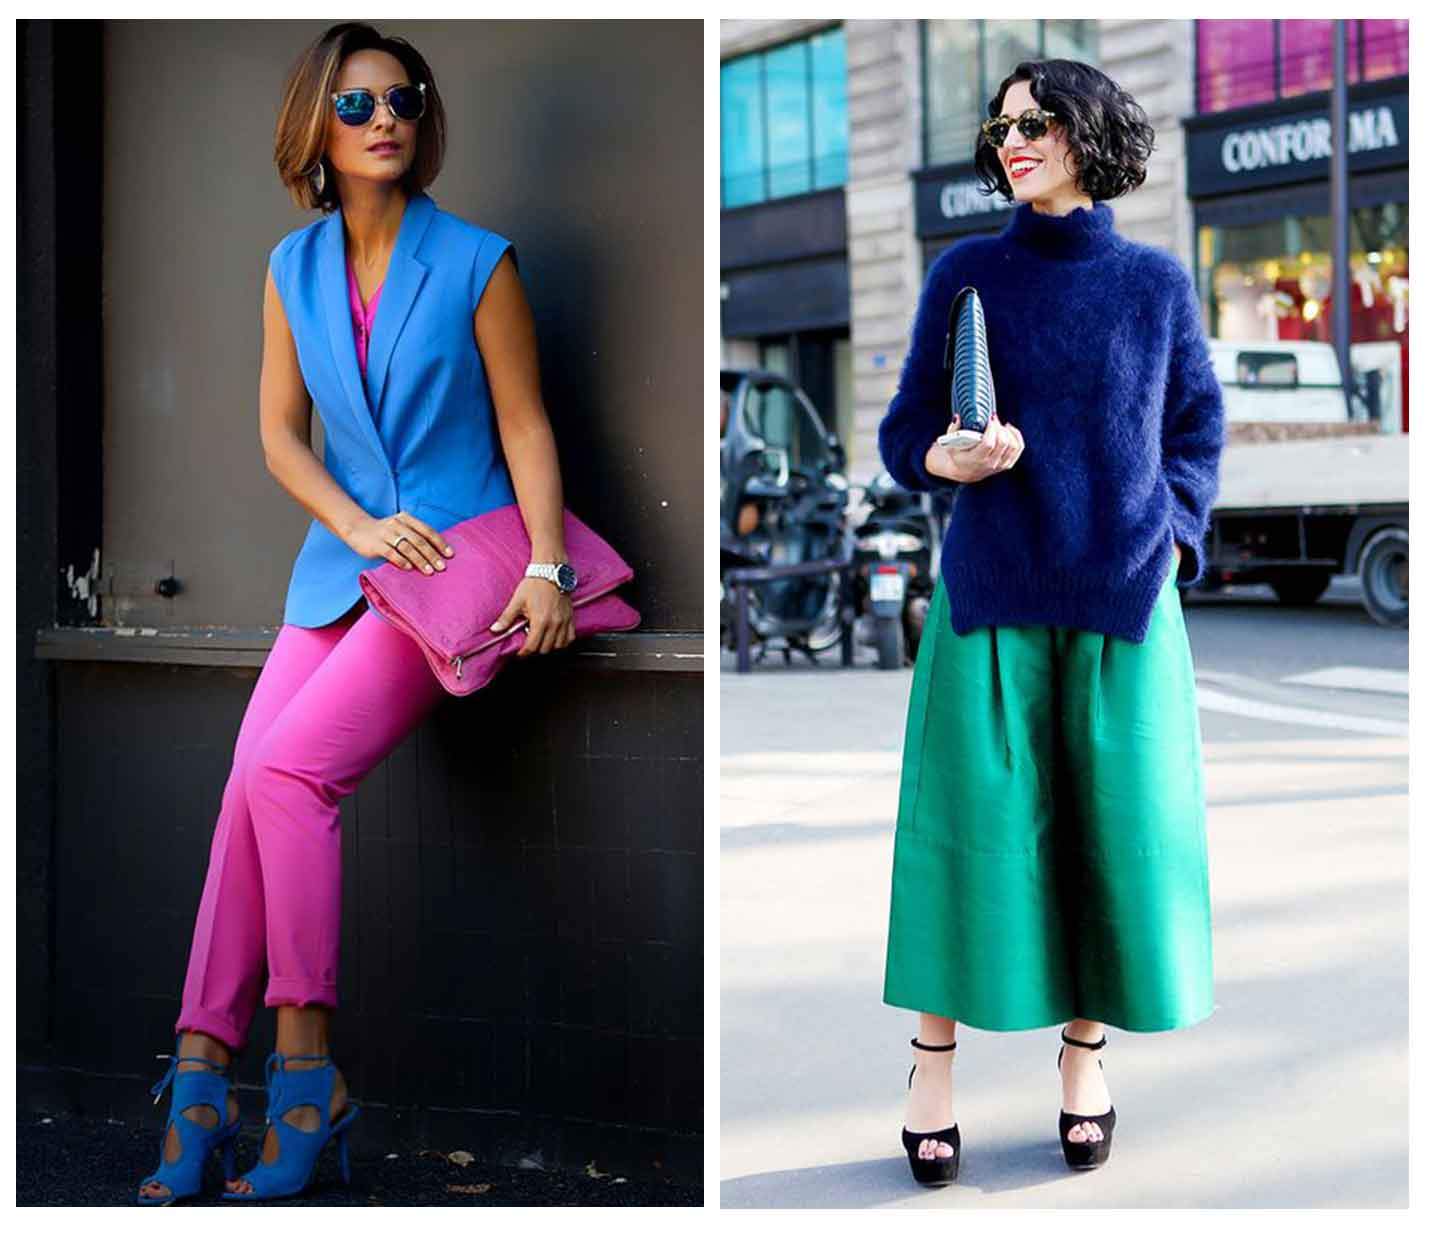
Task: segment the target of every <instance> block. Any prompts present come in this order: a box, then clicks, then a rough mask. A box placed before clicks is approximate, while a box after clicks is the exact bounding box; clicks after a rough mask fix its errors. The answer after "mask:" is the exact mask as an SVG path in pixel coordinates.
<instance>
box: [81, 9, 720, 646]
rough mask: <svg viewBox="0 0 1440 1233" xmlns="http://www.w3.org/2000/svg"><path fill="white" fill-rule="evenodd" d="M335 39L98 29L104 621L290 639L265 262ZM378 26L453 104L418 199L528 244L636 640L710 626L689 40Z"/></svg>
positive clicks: (474, 26)
mask: <svg viewBox="0 0 1440 1233" xmlns="http://www.w3.org/2000/svg"><path fill="white" fill-rule="evenodd" d="M329 24H330V23H329V22H328V21H324V22H317V21H308V20H307V21H276V22H269V21H265V22H246V21H218V22H215V21H203V22H202V21H196V22H148V21H121V22H109V23H105V25H104V57H105V66H104V68H105V79H104V99H103V107H101V108H100V109H99V115H100V117H101V118H102V119H103V125H104V155H105V156H104V175H105V179H104V201H105V210H104V252H105V281H104V322H105V342H104V346H105V373H106V383H105V415H106V433H105V467H106V498H105V545H104V547H105V555H104V574H105V577H106V579H107V587H108V588H109V589H110V590H111V591H112V592H113V594H112V595H111V596H110V605H109V607H110V618H111V619H112V620H115V621H120V622H124V623H127V624H132V625H236V626H257V625H267V624H275V623H277V622H278V621H279V619H280V613H281V609H282V606H283V598H284V592H285V586H286V583H287V581H288V579H289V574H290V567H291V564H292V562H293V560H294V556H295V552H296V550H297V549H298V548H299V545H300V541H301V539H302V538H303V536H304V532H305V528H306V526H307V525H308V522H309V515H308V514H307V513H306V512H305V511H304V510H303V509H301V508H300V506H299V505H298V504H297V503H296V502H294V501H293V500H291V499H290V498H289V497H288V496H287V495H286V494H285V493H284V491H283V490H281V489H279V488H278V487H277V485H276V484H275V481H274V480H273V479H272V478H271V477H270V475H269V474H268V473H267V472H266V471H265V468H264V464H263V461H262V458H261V452H260V443H259V430H258V387H259V371H260V354H261V298H262V289H263V286H264V274H265V258H266V254H267V253H268V252H269V250H270V248H271V246H273V245H274V243H275V242H276V240H278V239H279V238H280V236H282V235H284V234H285V233H286V232H288V231H291V230H293V229H294V228H296V227H298V226H302V225H304V224H305V223H308V222H310V221H312V220H313V219H314V218H317V217H319V215H318V214H315V213H311V214H305V213H302V212H300V211H298V210H296V209H295V208H294V207H293V206H292V205H291V203H290V201H289V198H288V196H287V194H286V193H285V191H284V189H283V188H282V187H281V185H280V182H279V179H278V177H277V176H276V174H275V170H274V166H273V162H272V147H273V134H274V125H275V118H276V115H277V113H278V110H279V102H280V90H281V86H282V83H283V81H284V77H285V74H286V71H287V70H288V68H289V66H290V64H291V62H292V61H293V60H294V58H295V57H296V56H297V55H298V54H299V53H300V51H301V50H302V49H303V48H304V46H305V45H306V44H307V43H308V42H309V41H310V40H311V39H312V38H314V37H315V36H316V35H317V34H319V33H320V32H322V31H323V30H324V29H325V27H326V26H327V25H329ZM378 24H379V26H380V29H381V30H382V31H383V32H386V33H393V34H399V35H401V36H403V37H405V38H407V39H408V40H410V42H412V43H413V44H415V46H416V47H417V48H418V49H419V50H420V51H421V52H422V54H424V55H425V57H426V58H427V59H428V60H429V61H430V64H431V67H432V68H433V69H434V72H435V75H436V79H437V83H438V85H439V88H440V91H441V94H442V97H443V98H444V102H445V107H446V112H447V117H448V127H449V134H448V149H447V155H446V162H445V167H444V170H443V171H442V173H441V175H440V178H439V179H438V180H437V181H436V182H435V183H434V184H433V185H432V186H431V188H430V190H429V191H430V193H431V195H432V196H433V197H434V198H435V200H436V202H437V203H438V204H439V205H440V206H441V207H442V208H444V209H447V210H450V211H452V212H454V213H456V214H459V215H461V216H463V217H465V218H468V219H470V220H472V221H474V222H476V223H479V224H481V225H483V226H486V227H490V228H492V229H493V230H495V231H499V232H501V233H502V234H504V235H506V236H508V237H509V238H511V239H512V240H514V241H515V245H516V251H517V253H518V255H519V262H520V271H521V276H522V278H523V280H524V283H525V288H526V292H527V294H528V296H529V298H530V301H531V304H532V306H533V308H534V312H535V316H536V321H537V326H538V330H539V338H540V347H541V363H542V370H543V379H544V391H545V399H546V405H547V408H548V410H549V412H550V415H551V418H552V420H553V422H554V425H555V428H556V430H557V435H558V437H559V440H560V449H561V462H562V466H563V471H564V477H565V487H566V498H567V501H568V503H569V504H570V505H571V506H572V507H573V508H574V509H575V510H576V512H577V513H579V514H580V516H581V517H582V518H584V519H585V520H586V521H587V522H590V523H591V525H593V526H594V527H595V528H596V530H598V531H600V532H601V534H603V535H605V536H606V537H607V538H608V539H610V540H611V542H612V543H614V544H615V546H616V547H617V548H618V549H619V550H620V552H621V553H622V555H624V556H625V557H626V559H627V560H628V561H629V562H630V563H631V564H632V565H633V566H634V567H635V573H636V579H635V582H634V584H633V586H632V587H631V591H630V593H631V595H632V597H633V602H634V603H635V606H636V607H637V608H638V609H639V610H640V612H641V614H642V616H643V625H642V628H643V629H647V630H662V631H682V630H683V631H698V630H700V629H702V628H703V627H704V621H703V617H702V610H703V595H702V590H703V571H702V569H701V565H700V563H701V559H702V557H703V552H702V530H701V528H702V526H703V525H704V524H703V521H702V514H703V510H702V504H703V495H704V494H703V485H702V484H701V483H700V474H701V472H700V467H701V458H702V457H703V451H702V448H701V447H702V441H701V419H702V407H701V397H702V393H703V390H704V388H705V384H704V382H703V380H702V371H701V370H702V366H703V348H704V300H703V284H704V275H703V268H704V240H703V236H704V209H703V199H704V179H703V161H704V144H705V143H704V133H703V123H702V120H703V114H704V100H703V89H702V82H701V78H702V72H703V61H702V52H703V23H701V22H699V21H688V22H567V21H537V22H487V21H474V22H465V21H417V22H399V23H385V22H381V23H378ZM157 80H162V81H164V82H165V91H164V93H165V96H166V98H167V99H169V100H172V105H170V106H166V107H156V106H155V105H154V100H155V92H154V83H155V82H156V81H157ZM92 123H93V120H92ZM315 436H316V441H317V448H318V442H319V438H320V428H319V422H318V419H317V420H316V427H315ZM172 569H173V571H174V574H175V576H176V577H178V578H179V579H180V581H181V584H182V589H181V591H180V592H179V593H178V594H177V595H176V596H175V597H174V598H173V599H163V598H161V597H160V596H158V595H156V594H155V592H154V584H155V580H156V579H158V578H162V577H165V576H166V575H167V574H168V573H169V572H170V571H171V570H172Z"/></svg>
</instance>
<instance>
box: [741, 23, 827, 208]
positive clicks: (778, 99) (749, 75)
mask: <svg viewBox="0 0 1440 1233" xmlns="http://www.w3.org/2000/svg"><path fill="white" fill-rule="evenodd" d="M846 89H847V79H846V69H845V31H844V29H843V28H836V29H833V30H825V31H822V32H821V33H819V34H814V35H811V36H809V37H808V38H804V39H800V40H797V41H796V42H793V43H785V44H783V45H781V46H779V47H772V48H768V49H767V50H765V51H760V52H754V53H751V54H749V55H745V56H738V57H736V58H735V59H733V60H727V61H726V62H725V63H724V64H722V65H721V66H720V179H721V205H722V206H723V207H724V208H727V209H731V208H734V207H736V206H744V205H753V204H755V203H756V202H760V201H768V200H770V199H772V198H776V197H790V196H794V195H795V194H797V193H809V192H814V191H816V190H818V189H822V188H834V187H836V186H838V185H841V184H844V183H845V180H846V177H847V175H848V172H849V159H850V132H849V108H848V106H847V104H846Z"/></svg>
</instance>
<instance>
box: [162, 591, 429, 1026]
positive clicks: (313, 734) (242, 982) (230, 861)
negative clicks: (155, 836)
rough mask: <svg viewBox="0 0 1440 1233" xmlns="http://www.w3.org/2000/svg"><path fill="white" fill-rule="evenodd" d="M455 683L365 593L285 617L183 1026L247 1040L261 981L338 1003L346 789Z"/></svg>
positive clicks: (239, 764) (224, 802)
mask: <svg viewBox="0 0 1440 1233" xmlns="http://www.w3.org/2000/svg"><path fill="white" fill-rule="evenodd" d="M445 696H447V695H446V693H445V690H444V689H443V688H442V687H441V685H440V683H439V682H438V681H436V679H435V677H434V676H433V675H432V673H431V671H430V668H429V666H428V665H427V664H426V662H425V658H424V656H423V654H422V653H421V651H420V649H419V647H417V646H416V645H415V644H414V643H413V642H411V641H410V639H409V638H407V637H406V636H405V635H404V634H402V633H401V632H400V631H399V630H397V629H395V628H394V627H392V626H390V625H388V624H386V622H385V621H384V620H383V619H382V618H380V617H378V616H376V615H375V613H374V612H372V611H371V610H370V609H369V607H367V606H366V605H365V603H364V602H363V601H361V602H360V603H358V604H357V605H356V606H355V607H353V608H351V609H350V611H349V612H347V613H346V614H345V615H344V616H342V617H340V618H339V619H338V620H336V621H333V622H331V623H330V624H329V625H324V626H321V627H320V628H318V629H307V628H304V627H303V626H298V625H282V626H281V627H280V632H279V634H277V635H276V638H275V643H274V645H273V647H272V648H271V650H270V654H269V656H268V657H267V658H266V660H265V666H264V668H263V669H262V670H261V672H260V677H259V679H258V680H257V681H256V683H255V690H254V692H253V693H252V694H251V695H250V701H249V703H248V705H247V706H246V708H245V718H244V719H243V720H242V722H241V724H240V734H239V736H238V737H237V738H236V741H235V757H234V761H233V763H232V766H231V771H230V778H229V780H228V782H227V783H226V785H225V791H224V795H223V796H222V798H221V802H220V816H219V819H218V820H217V822H216V824H215V836H214V839H213V840H212V841H211V844H210V868H209V871H208V872H207V874H206V876H205V889H204V891H203V893H202V894H201V897H200V910H199V914H198V916H197V918H196V921H195V933H194V937H193V938H192V940H191V943H190V963H189V967H188V968H187V970H186V973H185V992H184V995H183V1000H182V1003H181V1009H180V1017H179V1018H178V1019H177V1020H176V1022H175V1030H176V1031H177V1032H179V1031H187V1030H189V1031H199V1032H204V1033H206V1034H207V1035H210V1036H214V1037H216V1038H217V1039H219V1040H222V1041H224V1042H225V1044H226V1045H228V1046H229V1047H230V1048H231V1049H232V1050H237V1051H238V1050H240V1049H243V1048H244V1047H245V1043H246V1039H247V1036H248V1033H249V1028H250V1021H251V1019H252V1017H253V1016H254V1014H255V1011H256V1008H257V1004H258V999H259V995H260V992H261V985H262V983H264V995H265V1005H266V1006H281V1005H286V1006H304V1005H320V1006H329V1007H334V1006H335V1005H336V982H335V974H336V970H337V968H338V967H339V960H340V825H339V815H340V802H341V801H342V800H343V799H344V798H345V797H347V796H349V795H350V794H351V793H352V792H354V791H355V789H356V787H357V786H358V785H359V783H360V781H361V780H362V779H363V778H364V777H365V775H366V774H367V773H368V772H369V771H370V770H371V769H372V768H373V767H375V766H376V765H378V764H379V763H380V762H382V761H384V759H385V757H386V756H387V755H388V754H389V753H390V752H391V750H393V749H394V748H395V747H396V746H397V745H399V744H400V742H401V741H403V740H404V739H405V737H406V735H407V734H408V733H410V732H411V731H413V730H414V728H415V727H416V726H417V725H418V724H419V722H420V721H421V720H422V719H423V718H424V717H425V715H426V713H427V712H428V711H429V710H430V708H431V707H432V706H433V705H434V704H435V703H437V702H438V701H439V700H440V699H441V698H443V697H445ZM267 969H268V974H269V976H268V982H267V981H266V972H267Z"/></svg>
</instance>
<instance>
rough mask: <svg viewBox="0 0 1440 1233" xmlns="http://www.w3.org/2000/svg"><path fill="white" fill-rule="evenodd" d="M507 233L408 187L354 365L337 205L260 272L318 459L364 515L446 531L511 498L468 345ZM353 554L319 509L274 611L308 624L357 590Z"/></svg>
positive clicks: (476, 352)
mask: <svg viewBox="0 0 1440 1233" xmlns="http://www.w3.org/2000/svg"><path fill="white" fill-rule="evenodd" d="M509 248H511V243H510V241H509V240H507V239H505V238H504V237H503V236H500V235H497V234H496V233H495V232H493V231H487V230H486V229H485V228H483V227H478V226H476V225H475V224H473V223H470V222H467V221H466V220H465V219H463V218H460V217H459V216H457V215H455V214H451V213H450V212H449V211H448V210H442V209H440V208H439V207H438V206H437V205H436V204H435V202H434V200H433V199H432V198H431V197H430V195H429V194H428V193H423V192H421V193H416V194H415V195H413V196H412V197H411V198H410V199H409V201H407V202H406V204H405V215H404V218H403V219H402V220H401V223H400V232H399V235H398V236H397V237H396V240H395V248H394V250H393V252H392V253H391V255H390V265H389V268H388V269H387V271H386V273H385V285H384V293H383V294H382V295H381V297H380V303H379V305H378V306H377V308H376V310H375V323H374V328H373V332H372V333H371V336H370V349H369V354H368V355H367V356H366V364H365V372H364V374H363V375H362V374H361V372H360V362H359V358H358V357H357V356H356V354H355V334H354V327H353V324H352V322H351V318H350V298H349V288H348V283H347V276H346V271H345V230H344V220H343V218H342V217H341V213H340V211H339V210H335V211H334V212H333V213H331V214H328V215H326V216H325V217H323V218H319V219H316V220H315V221H314V222H313V223H310V224H308V225H307V226H304V227H301V228H299V229H297V230H295V231H292V232H290V234H288V235H287V236H285V237H284V238H283V239H282V240H281V241H280V242H279V243H278V244H277V245H275V247H274V248H273V249H272V250H271V252H270V271H271V274H272V275H273V276H274V279H275V286H276V289H277V290H278V291H279V293H280V300H281V303H282V304H283V305H284V306H285V316H286V318H287V319H288V320H289V323H290V332H291V334H292V335H293V336H294V339H295V349H296V353H297V354H298V356H299V359H300V371H301V374H302V375H303V376H304V379H305V388H306V389H307V390H308V391H309V392H310V397H311V399H312V401H313V403H314V406H315V410H316V412H317V413H318V414H319V416H320V420H321V422H322V423H323V424H324V425H325V453H324V462H325V469H326V470H327V471H329V472H330V474H331V476H333V477H334V479H335V481H336V483H338V484H339V485H340V487H342V488H343V489H344V490H345V491H346V492H347V493H349V494H350V496H351V498H352V499H353V500H354V501H355V503H356V504H357V505H359V506H360V507H361V508H362V509H364V510H365V511H366V512H368V513H369V514H371V515H372V516H374V517H377V518H380V517H385V516H387V515H389V514H393V513H395V512H396V511H398V510H401V509H403V510H406V511H407V512H410V513H413V514H415V515H416V517H418V518H421V519H423V520H424V521H425V522H428V523H429V524H430V525H431V526H433V527H435V528H436V530H444V529H445V528H446V527H449V526H452V525H453V524H454V523H457V522H461V521H463V520H464V519H466V518H471V517H474V516H475V515H476V514H483V513H485V512H486V511H487V510H492V509H495V508H497V507H499V506H501V505H509V504H511V503H512V502H513V501H514V500H515V490H514V488H513V487H512V485H511V483H510V473H509V471H508V470H507V468H506V466H505V455H504V453H503V452H502V450H501V448H500V440H499V433H498V431H497V429H496V425H495V412H494V406H493V404H492V402H491V398H490V384H489V381H488V380H487V379H486V375H485V365H484V361H483V360H482V358H481V355H480V349H479V347H477V346H476V344H475V309H476V307H477V306H478V305H479V303H480V296H481V294H482V293H483V292H484V290H485V286H486V284H487V283H488V282H489V280H490V275H491V274H492V273H493V272H494V270H495V267H496V266H497V265H498V264H499V262H500V258H501V257H503V256H504V255H505V252H506V250H507V249H509ZM383 560H384V558H383V557H368V558H367V557H362V556H360V555H359V554H358V553H357V552H355V551H354V550H353V549H351V548H350V547H348V546H347V545H346V544H345V543H343V542H342V541H341V540H340V539H339V538H337V537H336V536H335V535H333V534H332V533H331V532H330V531H329V530H328V529H327V528H326V527H325V525H324V524H323V523H321V522H320V521H319V520H318V519H312V520H311V523H310V529H309V531H308V532H307V533H306V535H305V540H304V542H303V543H302V544H301V545H300V551H299V553H298V555H297V556H296V558H295V564H294V568H293V569H292V571H291V575H290V586H289V590H288V591H287V593H286V596H285V615H284V620H285V622H286V623H287V624H290V625H303V626H307V627H310V628H314V627H315V626H319V625H325V624H328V623H329V622H330V621H333V620H335V619H336V618H337V617H340V616H342V615H343V614H344V613H345V612H346V611H348V610H349V608H350V606H351V605H352V604H354V603H355V601H356V600H357V599H359V598H360V583H359V577H360V571H361V570H362V569H368V568H369V567H371V566H374V565H378V564H379V563H380V562H381V561H383Z"/></svg>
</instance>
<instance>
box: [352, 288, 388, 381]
mask: <svg viewBox="0 0 1440 1233" xmlns="http://www.w3.org/2000/svg"><path fill="white" fill-rule="evenodd" d="M345 273H346V274H347V275H349V281H350V320H351V321H352V322H353V323H354V325H355V354H356V355H357V356H359V358H360V373H361V375H362V376H363V375H364V373H365V357H366V355H367V354H368V353H369V349H370V331H371V330H372V329H374V327H375V306H376V305H377V304H378V303H379V302H380V291H381V289H382V288H383V287H384V286H385V284H384V282H383V281H382V282H381V284H380V286H379V287H376V288H375V294H374V295H372V296H371V297H370V303H368V304H361V303H360V285H359V283H357V282H356V281H355V267H354V266H353V265H351V264H350V263H349V262H348V261H347V262H346V263H345Z"/></svg>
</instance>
